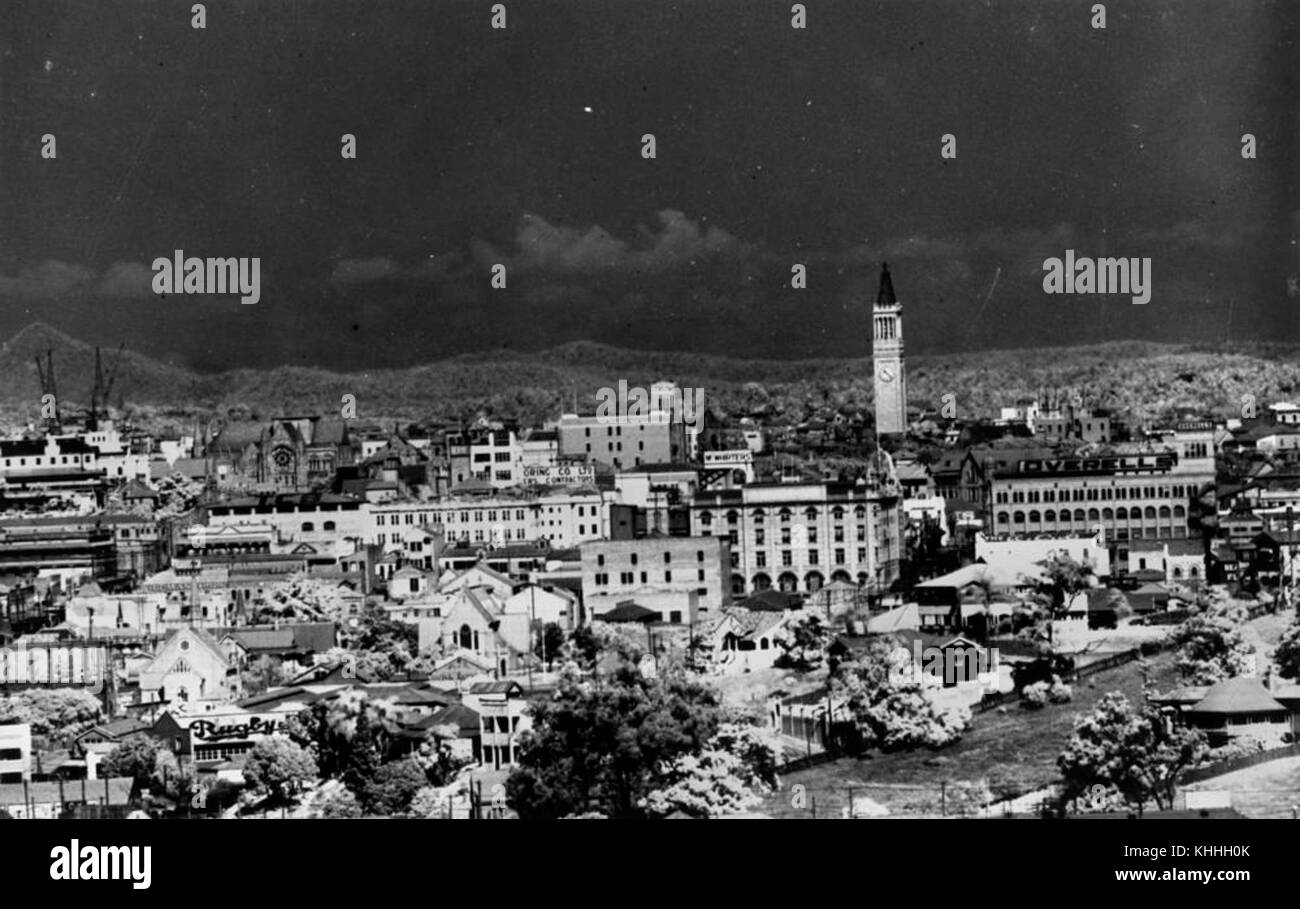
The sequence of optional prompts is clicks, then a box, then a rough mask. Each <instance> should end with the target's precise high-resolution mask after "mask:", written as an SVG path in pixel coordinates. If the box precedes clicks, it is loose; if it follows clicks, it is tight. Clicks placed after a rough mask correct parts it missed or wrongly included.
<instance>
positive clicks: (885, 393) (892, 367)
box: [871, 264, 907, 436]
mask: <svg viewBox="0 0 1300 909" xmlns="http://www.w3.org/2000/svg"><path fill="white" fill-rule="evenodd" d="M871 324H872V333H871V366H872V369H874V370H875V376H874V381H873V384H874V387H875V395H876V435H877V436H882V435H899V434H902V433H904V432H906V431H907V381H906V378H905V376H904V375H903V307H902V306H901V305H900V304H899V302H898V298H897V297H895V296H894V282H893V281H892V280H891V279H890V277H889V265H888V264H883V265H882V266H881V268H880V293H878V294H877V295H876V305H875V307H874V308H873V309H872V320H871Z"/></svg>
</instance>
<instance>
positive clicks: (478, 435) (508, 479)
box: [447, 429, 524, 489]
mask: <svg viewBox="0 0 1300 909" xmlns="http://www.w3.org/2000/svg"><path fill="white" fill-rule="evenodd" d="M447 454H448V457H450V459H451V483H452V486H453V487H455V486H457V485H459V484H461V483H464V482H467V481H469V480H481V481H482V482H485V483H491V484H492V486H493V487H494V488H496V489H502V488H505V487H507V486H516V485H518V484H519V483H520V482H521V481H522V480H523V475H522V474H523V472H522V467H523V461H524V448H523V444H522V443H521V442H520V441H519V438H518V436H516V435H515V433H514V430H512V429H470V430H466V431H464V432H456V433H449V434H448V435H447Z"/></svg>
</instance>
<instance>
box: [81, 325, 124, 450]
mask: <svg viewBox="0 0 1300 909" xmlns="http://www.w3.org/2000/svg"><path fill="white" fill-rule="evenodd" d="M125 351H126V344H125V343H123V344H122V345H121V346H120V347H118V349H117V356H116V357H115V358H114V359H113V365H112V366H110V367H109V370H108V375H107V377H106V376H105V375H104V363H103V360H102V358H101V357H100V352H99V348H98V347H96V348H95V384H94V387H92V388H91V390H90V418H89V419H88V420H87V421H86V428H87V429H92V430H93V429H99V418H100V415H101V413H102V414H103V416H104V417H107V416H108V400H109V395H111V394H112V393H113V380H114V379H116V378H117V370H118V367H120V366H121V365H122V354H123V353H124V352H125Z"/></svg>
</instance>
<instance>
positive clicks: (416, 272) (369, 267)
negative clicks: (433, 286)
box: [330, 251, 465, 287]
mask: <svg viewBox="0 0 1300 909" xmlns="http://www.w3.org/2000/svg"><path fill="white" fill-rule="evenodd" d="M464 262H465V257H464V256H463V255H462V254H461V253H459V252H454V251H453V252H449V253H440V254H438V255H431V256H428V257H427V258H426V259H424V260H423V261H421V262H417V263H415V264H414V265H402V264H400V263H398V262H397V260H395V259H392V258H389V257H388V256H375V257H373V258H370V259H343V260H342V261H341V262H339V263H338V264H337V265H335V266H334V272H333V273H332V274H331V275H330V283H332V284H336V285H338V286H340V287H352V286H356V285H359V284H372V283H374V282H376V281H415V282H427V281H439V280H442V279H443V278H448V277H452V276H454V275H456V274H457V273H458V272H459V270H460V269H461V268H462V267H463V266H464Z"/></svg>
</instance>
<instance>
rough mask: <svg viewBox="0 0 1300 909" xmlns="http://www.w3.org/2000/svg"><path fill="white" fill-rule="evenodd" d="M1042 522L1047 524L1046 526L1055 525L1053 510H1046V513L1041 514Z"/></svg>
mask: <svg viewBox="0 0 1300 909" xmlns="http://www.w3.org/2000/svg"><path fill="white" fill-rule="evenodd" d="M1043 521H1044V522H1046V523H1048V524H1055V523H1056V512H1055V511H1054V510H1052V509H1051V508H1049V509H1047V511H1045V512H1043Z"/></svg>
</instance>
